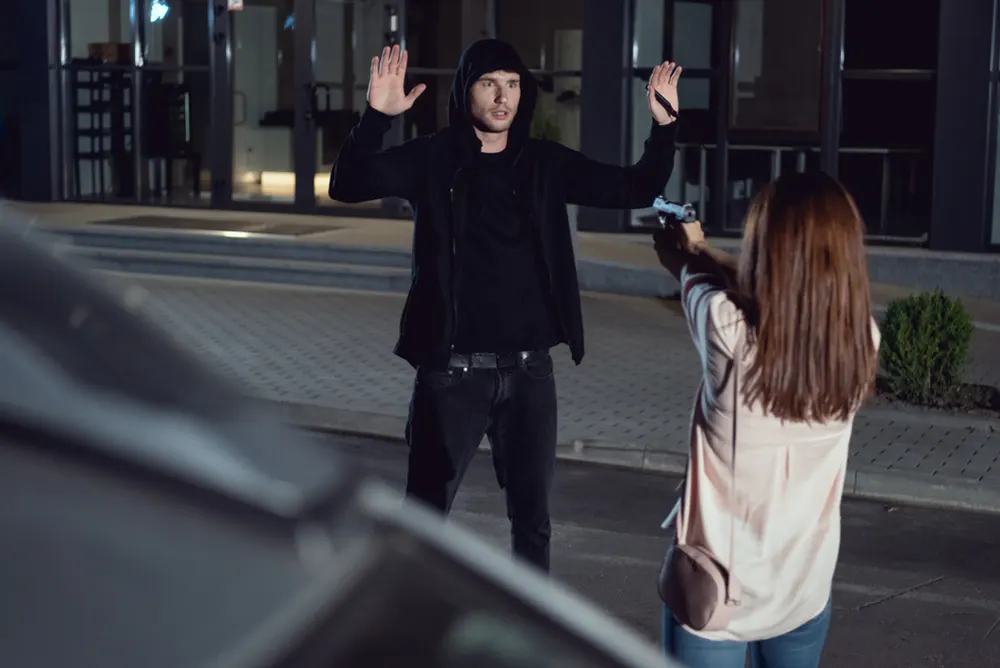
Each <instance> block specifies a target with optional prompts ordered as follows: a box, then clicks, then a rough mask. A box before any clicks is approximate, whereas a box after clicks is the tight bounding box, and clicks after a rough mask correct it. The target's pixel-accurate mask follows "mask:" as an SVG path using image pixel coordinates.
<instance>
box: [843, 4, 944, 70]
mask: <svg viewBox="0 0 1000 668" xmlns="http://www.w3.org/2000/svg"><path fill="white" fill-rule="evenodd" d="M890 6H891V7H892V9H891V10H889V9H888V8H889V7H890ZM887 10H888V11H887ZM894 10H895V11H894ZM940 10H941V0H907V2H906V3H905V5H890V4H886V3H879V2H873V0H846V1H845V9H844V69H846V70H873V69H875V70H878V69H929V70H930V69H934V68H936V67H937V52H938V46H937V45H938V14H939V13H940ZM902 21H905V22H906V28H905V29H903V30H901V29H900V28H901V27H902V23H901V22H902ZM888 36H891V39H887V37H888Z"/></svg>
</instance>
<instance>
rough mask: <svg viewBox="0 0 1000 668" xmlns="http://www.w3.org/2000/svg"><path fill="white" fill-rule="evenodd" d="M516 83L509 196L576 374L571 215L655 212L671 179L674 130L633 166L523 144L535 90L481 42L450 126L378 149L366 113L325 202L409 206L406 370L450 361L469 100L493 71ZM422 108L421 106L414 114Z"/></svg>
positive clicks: (655, 131) (472, 143)
mask: <svg viewBox="0 0 1000 668" xmlns="http://www.w3.org/2000/svg"><path fill="white" fill-rule="evenodd" d="M508 69H509V70H511V71H517V72H520V73H521V85H522V89H523V90H522V93H521V96H522V98H521V102H520V105H519V108H518V112H517V114H516V116H515V119H514V123H513V124H512V127H511V136H510V138H509V142H510V144H509V148H513V149H514V150H515V152H514V155H515V156H516V159H515V160H514V161H513V165H514V169H515V173H516V185H515V188H516V189H517V191H518V195H519V199H521V200H523V201H524V202H525V206H526V207H527V214H528V215H529V218H530V221H531V223H532V225H533V228H534V230H535V234H537V240H538V242H539V247H540V249H541V254H542V257H543V264H544V271H545V272H546V273H547V275H548V276H547V277H548V281H547V284H548V286H549V289H550V291H551V294H550V297H551V300H552V303H553V305H554V307H555V309H556V320H557V324H558V330H559V331H558V335H559V338H560V339H561V340H562V341H563V342H565V343H567V344H568V345H569V347H570V352H571V353H572V356H573V360H574V361H575V362H576V363H577V364H579V363H580V361H581V360H582V359H583V356H584V337H583V314H582V309H581V306H580V290H579V285H578V283H577V276H576V260H575V257H574V253H573V239H572V232H571V230H570V225H569V218H568V216H567V211H566V205H567V204H577V205H581V206H593V207H601V208H610V209H639V208H645V207H648V206H651V205H652V202H653V200H654V199H655V198H656V196H657V195H660V194H661V193H662V192H663V189H664V188H665V187H666V184H667V181H668V179H669V178H670V174H671V172H672V170H673V163H674V135H675V129H676V126H677V124H676V123H672V124H670V125H667V126H658V125H656V124H655V123H652V122H651V126H652V129H651V131H650V135H649V138H648V139H647V140H646V146H645V151H644V152H643V155H642V157H641V158H640V159H639V160H638V162H636V163H635V164H634V165H630V166H627V167H621V166H617V165H610V164H604V163H598V162H595V161H593V160H590V159H588V158H586V157H585V156H584V155H582V154H581V153H579V152H577V151H574V150H572V149H569V148H567V147H565V146H562V145H561V144H557V143H555V142H551V141H544V140H538V139H532V138H530V137H529V133H530V127H531V118H532V114H533V112H534V108H535V103H536V99H537V94H538V93H537V86H536V84H535V82H534V79H533V77H532V76H531V75H530V74H529V73H528V72H527V70H526V68H525V67H524V65H523V63H522V62H521V60H520V58H518V57H517V53H516V52H515V51H514V49H513V47H511V46H510V45H508V44H505V43H503V42H499V41H498V40H480V41H478V42H475V43H473V44H472V45H470V46H469V47H468V49H466V52H465V53H464V54H463V55H462V58H461V60H460V61H459V66H458V68H457V70H456V72H455V78H454V81H453V83H452V89H451V91H452V93H451V101H450V104H449V122H450V125H449V127H447V128H444V129H443V130H440V131H439V132H437V133H435V134H433V135H428V136H424V137H419V138H417V139H413V140H410V141H408V142H406V143H405V144H402V145H401V146H394V147H392V148H389V149H386V150H381V149H382V140H383V137H384V135H385V133H386V132H387V131H388V130H389V127H390V124H391V123H392V119H391V118H390V117H389V116H386V115H385V114H383V113H381V112H379V111H376V110H375V109H372V108H371V107H369V108H368V109H366V110H365V113H364V114H363V115H362V117H361V121H360V122H359V123H358V125H357V126H355V128H354V129H353V130H352V131H351V133H350V135H349V136H348V138H347V140H346V141H345V142H344V144H343V146H342V147H341V150H340V155H339V156H338V158H337V163H336V164H335V165H334V168H333V174H332V175H331V178H330V197H332V198H333V199H334V200H337V201H340V202H364V201H369V200H375V199H381V198H383V197H400V198H403V199H406V200H409V202H410V204H411V205H412V206H413V215H414V229H413V270H412V276H411V281H410V290H409V294H408V296H407V299H406V305H405V306H404V307H403V315H402V318H401V321H400V336H399V341H398V342H397V344H396V354H397V355H399V356H400V357H402V358H403V359H405V360H407V361H408V362H410V363H411V364H412V365H413V366H421V365H437V364H443V363H445V362H446V361H447V359H448V356H449V353H450V351H451V349H452V345H453V343H454V337H455V328H456V324H457V321H456V317H455V308H456V305H457V303H456V291H455V285H456V283H457V282H458V280H459V279H460V276H459V275H458V274H457V271H456V269H457V267H458V264H457V263H456V262H455V255H456V248H457V247H458V246H459V245H461V242H462V235H463V232H464V229H465V223H466V217H467V213H468V201H467V194H468V193H467V188H466V186H467V176H468V174H467V172H468V169H467V168H468V167H469V166H470V164H471V163H472V160H473V158H474V157H475V155H476V152H477V151H479V150H480V149H481V144H480V142H479V140H478V138H477V137H476V135H475V132H474V130H473V128H472V125H471V122H470V120H469V116H468V113H467V101H468V88H469V86H471V85H472V83H473V82H475V81H476V80H477V79H478V78H479V77H480V76H481V75H482V74H485V73H487V72H492V71H495V70H508ZM422 102H423V100H418V101H417V104H421V103H422Z"/></svg>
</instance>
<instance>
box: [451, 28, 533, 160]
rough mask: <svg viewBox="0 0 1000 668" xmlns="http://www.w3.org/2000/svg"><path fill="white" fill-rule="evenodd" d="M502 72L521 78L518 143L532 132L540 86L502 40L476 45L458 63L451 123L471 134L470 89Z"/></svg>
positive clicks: (514, 125) (513, 126)
mask: <svg viewBox="0 0 1000 668" xmlns="http://www.w3.org/2000/svg"><path fill="white" fill-rule="evenodd" d="M499 70H502V71H504V72H517V73H518V74H520V75H521V101H520V103H519V104H518V106H517V113H516V114H514V122H513V123H512V124H511V128H510V134H511V137H512V138H513V139H515V140H523V139H526V138H527V137H528V135H529V134H530V132H531V118H532V116H534V113H535V104H536V103H537V101H538V84H537V82H536V81H535V77H534V76H533V75H532V74H531V73H530V72H529V71H528V68H527V67H525V65H524V62H523V61H522V60H521V57H520V56H519V55H517V51H515V50H514V47H512V46H511V45H510V44H508V43H507V42H502V41H500V40H498V39H481V40H478V41H476V42H473V43H472V44H470V45H469V47H468V48H467V49H466V50H465V53H463V54H462V57H461V58H459V60H458V68H457V69H456V70H455V78H454V80H453V81H452V83H451V97H450V99H449V102H448V122H449V123H450V124H451V126H452V127H455V128H468V129H470V130H471V128H472V121H471V116H470V115H469V89H470V88H471V87H472V84H474V83H475V82H476V81H478V80H479V78H480V77H481V76H483V75H484V74H488V73H490V72H496V71H499Z"/></svg>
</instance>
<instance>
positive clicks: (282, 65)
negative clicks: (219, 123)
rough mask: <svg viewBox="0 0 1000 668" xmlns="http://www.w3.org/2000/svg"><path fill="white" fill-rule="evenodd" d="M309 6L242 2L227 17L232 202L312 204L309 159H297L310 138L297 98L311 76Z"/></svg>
mask: <svg viewBox="0 0 1000 668" xmlns="http://www.w3.org/2000/svg"><path fill="white" fill-rule="evenodd" d="M314 1H315V0H245V2H244V3H243V7H242V9H240V10H239V11H232V12H230V14H231V23H230V30H231V37H230V40H231V53H232V61H231V67H232V72H231V81H232V127H233V135H232V138H233V141H232V197H233V200H234V201H237V202H247V201H249V202H259V203H273V204H285V205H293V204H294V205H298V206H300V207H302V206H304V207H309V206H311V205H313V204H315V195H314V189H312V188H309V187H306V188H303V185H306V186H308V185H309V184H308V181H309V180H310V178H311V176H310V175H309V174H308V172H309V169H308V168H306V167H305V165H306V164H308V162H309V156H308V155H300V153H301V152H303V149H304V151H305V153H306V154H308V152H309V146H310V142H309V136H310V135H315V127H314V124H313V123H312V109H311V107H310V104H309V100H308V96H307V95H304V94H302V90H303V88H308V87H309V86H310V81H309V80H310V79H311V77H312V63H311V57H310V49H311V43H312V18H313V17H312V14H313V12H312V10H313V7H314ZM303 41H305V42H306V43H305V44H302V43H301V42H303ZM303 60H304V61H305V62H303ZM313 171H315V170H313ZM300 181H305V184H303V183H300Z"/></svg>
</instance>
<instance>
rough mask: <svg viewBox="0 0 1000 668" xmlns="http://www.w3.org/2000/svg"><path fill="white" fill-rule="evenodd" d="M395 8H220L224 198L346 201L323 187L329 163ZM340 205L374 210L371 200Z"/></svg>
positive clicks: (360, 101)
mask: <svg viewBox="0 0 1000 668" xmlns="http://www.w3.org/2000/svg"><path fill="white" fill-rule="evenodd" d="M402 8H403V3H402V2H401V1H400V0H394V1H393V0H389V1H381V2H375V1H373V0H244V2H243V8H242V9H241V10H239V11H231V12H230V14H231V17H232V18H231V24H230V30H231V37H230V42H231V45H232V50H231V53H232V56H231V58H232V61H231V62H232V71H231V81H232V84H231V87H232V126H233V143H232V149H231V151H232V197H233V200H234V201H236V202H247V203H255V204H258V205H268V204H271V205H286V206H290V205H294V206H295V207H296V208H297V209H304V210H309V209H313V208H315V207H317V206H322V207H324V209H326V210H329V208H330V207H334V206H341V207H345V206H346V205H344V204H342V203H339V202H334V201H332V200H331V199H330V197H329V195H328V192H329V184H330V171H331V169H332V168H333V164H334V162H335V161H336V159H337V155H338V153H339V151H340V146H341V145H342V144H343V142H344V140H345V139H346V138H347V135H348V133H349V132H350V131H351V128H353V127H354V125H355V124H356V123H357V122H358V119H359V118H360V113H361V111H363V110H364V105H365V92H366V90H367V84H368V67H369V63H370V62H371V58H372V56H374V55H377V54H378V53H379V52H380V51H381V49H382V46H383V45H384V44H385V43H386V41H387V40H392V39H395V38H398V37H399V36H400V33H401V26H402ZM394 35H395V37H394ZM389 141H391V139H390V140H389ZM349 209H350V210H352V211H358V210H364V209H368V210H371V211H372V212H373V213H374V212H378V211H379V210H380V203H379V202H370V203H365V204H362V205H354V206H351V207H349Z"/></svg>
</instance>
